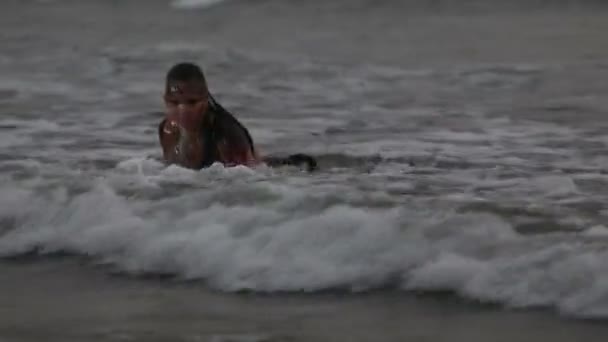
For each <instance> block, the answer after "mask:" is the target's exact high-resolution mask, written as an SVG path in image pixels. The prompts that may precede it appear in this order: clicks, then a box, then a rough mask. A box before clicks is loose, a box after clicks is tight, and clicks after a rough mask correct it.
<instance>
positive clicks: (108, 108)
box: [0, 0, 608, 340]
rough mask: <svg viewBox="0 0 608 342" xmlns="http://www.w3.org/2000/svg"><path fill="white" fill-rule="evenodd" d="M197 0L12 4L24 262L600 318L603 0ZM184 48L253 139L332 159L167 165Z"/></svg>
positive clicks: (10, 76)
mask: <svg viewBox="0 0 608 342" xmlns="http://www.w3.org/2000/svg"><path fill="white" fill-rule="evenodd" d="M194 3H197V4H199V3H203V1H200V2H197V1H180V2H177V1H176V2H172V3H170V2H166V1H150V2H143V1H135V0H134V1H127V2H123V3H116V2H111V1H85V2H74V1H61V0H58V1H28V2H17V1H8V2H6V3H3V5H1V6H2V8H3V10H2V11H0V13H2V14H0V21H1V22H2V24H1V25H2V27H1V28H2V30H1V33H0V40H1V41H2V45H3V48H2V50H1V51H0V72H1V73H2V75H3V77H2V80H0V131H1V133H2V135H1V137H0V156H1V157H2V158H0V181H1V183H0V222H1V226H0V256H2V257H4V258H8V260H9V261H8V264H7V265H5V266H3V267H8V268H10V269H11V271H10V272H11V274H13V276H14V275H15V274H19V273H20V272H19V271H18V270H19V267H17V266H18V264H17V265H15V264H14V262H16V261H15V260H20V259H21V258H23V257H24V256H26V255H31V254H32V253H34V254H40V255H42V256H43V257H42V259H41V260H40V262H41V263H43V264H45V265H46V261H45V259H46V258H47V257H48V258H52V256H55V255H58V254H59V255H66V254H67V255H69V256H71V257H73V258H79V257H82V256H85V257H86V258H87V259H86V260H87V262H85V263H84V265H80V266H79V267H71V266H70V267H65V268H64V266H62V264H61V263H59V264H57V266H56V267H57V270H56V271H54V272H58V273H60V274H62V273H65V277H67V278H70V277H79V276H80V275H74V274H73V273H74V272H89V271H88V270H85V269H88V268H90V267H92V268H95V267H96V266H97V267H99V266H100V265H103V267H104V268H103V269H104V270H107V271H108V272H118V273H120V274H122V275H124V276H127V279H128V277H132V276H137V275H163V276H167V277H169V279H175V280H177V281H178V282H184V283H183V284H184V289H185V290H184V291H185V292H186V293H190V292H189V291H198V290H193V288H195V289H197V288H199V287H200V288H204V289H206V290H205V291H219V293H225V292H232V291H244V290H245V291H252V293H253V294H257V295H260V296H262V294H267V293H277V292H279V293H285V292H286V293H288V294H292V293H294V292H295V293H300V292H305V293H307V295H303V297H297V298H298V299H297V300H298V301H301V302H302V303H305V304H304V305H308V304H306V303H307V301H308V300H310V305H312V306H316V305H317V304H318V303H319V302H322V301H323V299H322V298H324V297H323V296H322V295H320V294H319V293H323V292H325V291H329V290H330V291H337V293H339V294H340V296H347V297H348V298H351V299H352V300H354V301H357V300H359V299H358V298H360V296H366V294H367V293H368V292H369V291H372V290H381V293H384V294H380V295H378V297H374V298H380V299H374V300H372V302H374V301H375V300H379V301H380V302H383V301H390V300H392V298H394V297H395V296H397V297H399V296H406V297H407V298H409V299H404V301H407V303H405V304H403V305H404V306H403V308H402V309H401V310H403V311H404V312H405V311H409V310H414V311H415V310H424V309H420V306H421V305H422V306H423V307H424V306H426V305H429V306H434V305H441V303H440V304H436V303H435V302H432V303H431V302H429V303H426V302H423V303H422V304H421V303H419V302H418V301H417V300H416V299H412V298H411V297H409V296H411V295H412V294H415V293H420V292H422V293H434V292H439V293H444V292H448V293H453V294H455V295H456V296H455V297H456V298H464V299H467V300H472V301H474V302H481V303H493V304H497V308H494V309H493V310H498V311H500V310H503V309H505V308H518V309H524V310H527V309H536V308H545V309H548V313H543V314H542V315H540V317H545V316H544V315H545V314H546V315H563V316H566V317H568V318H590V317H592V318H599V319H603V318H605V317H606V315H608V269H607V266H605V263H604V262H603V259H604V258H605V257H606V255H607V254H606V253H607V249H606V247H607V246H608V240H607V236H608V230H607V229H606V227H605V220H606V216H607V215H608V211H606V210H605V209H604V203H605V202H606V199H607V198H606V195H605V191H604V190H605V189H607V188H608V183H607V178H606V172H605V170H604V166H605V161H606V160H605V159H606V158H605V156H604V153H603V152H604V150H605V148H606V144H607V143H608V140H606V138H605V132H606V126H607V125H608V119H607V118H608V116H606V115H605V114H606V111H607V109H608V101H607V100H606V98H608V97H606V93H607V89H608V77H607V76H608V64H607V63H606V60H607V59H606V57H607V56H608V50H606V48H605V47H604V45H605V44H603V43H602V42H603V40H604V36H605V32H606V29H608V27H607V24H606V23H608V21H607V20H606V19H607V18H608V17H607V15H608V13H607V12H606V10H605V8H603V7H601V6H599V5H598V3H595V2H592V1H588V2H569V3H566V2H562V3H560V4H559V5H555V6H551V7H548V6H541V4H540V3H538V4H537V3H535V5H534V6H530V7H528V8H524V7H523V5H521V4H519V5H518V4H516V5H512V6H509V7H505V6H503V7H498V5H492V4H491V3H490V4H486V5H480V4H478V3H476V2H469V3H468V5H467V6H464V7H456V6H453V5H448V4H443V3H442V2H438V3H437V4H438V5H437V6H436V7H432V6H431V7H429V6H421V5H420V3H416V2H383V3H373V2H365V1H359V2H352V3H351V2H349V3H346V2H341V1H335V2H331V3H321V2H317V1H313V2H309V3H307V4H298V3H296V2H291V1H264V2H261V1H259V2H258V1H236V0H235V1H229V0H227V1H225V2H218V3H215V4H208V5H207V6H202V7H197V6H194V7H192V6H191V5H193V4H194ZM91 13H94V15H90V14H91ZM136 14H137V15H136ZM24 22H28V23H31V24H28V25H24V24H23V23H24ZM182 60H193V61H195V62H197V63H200V64H201V65H202V66H203V67H204V69H205V70H206V72H207V74H208V78H209V83H210V86H211V90H212V92H213V93H214V95H215V96H216V98H217V99H218V100H219V101H220V102H221V103H222V104H223V105H224V106H225V107H227V108H228V109H230V110H231V111H233V112H234V113H235V114H236V116H237V117H239V118H240V119H241V120H242V121H243V122H244V123H245V124H246V125H247V127H248V128H249V129H250V131H251V133H252V135H253V138H254V140H255V141H256V142H257V144H258V145H259V146H260V149H261V150H262V151H263V153H268V154H287V153H294V152H305V153H310V154H313V155H316V156H317V157H318V159H319V165H320V170H319V172H316V173H313V174H308V173H305V172H301V171H299V170H295V169H270V168H266V167H260V168H257V169H248V168H243V167H237V168H223V167H221V166H220V165H215V166H213V167H212V168H210V169H208V170H204V171H201V172H193V171H189V170H185V169H181V168H179V167H175V166H169V167H166V166H165V165H163V164H161V163H159V162H158V160H157V159H158V157H159V155H160V148H159V147H158V143H157V137H156V125H157V124H158V122H159V121H160V120H161V118H162V114H160V113H159V112H160V111H162V103H161V98H160V94H161V91H162V81H163V77H164V73H165V72H166V70H167V69H168V67H170V66H171V65H172V64H173V63H175V62H178V61H182ZM45 256H46V257H45ZM11 260H12V261H11ZM51 260H52V259H51ZM35 265H36V263H34V266H31V265H30V266H27V267H26V266H23V267H24V268H23V274H22V275H21V277H22V278H20V279H23V280H22V281H23V282H29V281H31V280H26V279H30V278H29V277H30V276H29V275H31V273H30V271H28V269H29V268H30V267H34V268H35V267H36V266H35ZM51 265H54V263H53V262H51ZM106 267H107V269H106ZM110 270H111V271H110ZM7 272H8V271H7ZM102 273H103V272H102ZM45 274H46V273H45ZM47 275H48V274H47ZM32 277H33V275H32ZM53 277H56V274H53ZM48 281H52V280H51V279H50V278H49V280H48ZM61 281H63V280H61ZM100 281H101V284H100V287H99V288H98V290H99V289H102V288H104V287H105V286H106V285H107V286H111V285H108V284H109V283H106V282H105V280H100ZM172 281H173V280H172ZM137 284H138V285H137V286H142V287H144V288H146V285H145V284H146V281H143V283H140V282H137ZM142 284H143V285H142ZM127 286H128V285H127ZM149 286H150V287H155V286H158V285H157V284H156V282H151V283H150V285H149ZM30 289H31V291H38V290H37V289H34V288H30ZM31 291H30V292H29V293H30V294H31V293H33V292H31ZM178 292H179V291H178ZM211 293H216V292H211ZM315 293H316V294H315ZM374 293H376V292H374ZM224 295H225V294H218V296H224ZM179 296H184V298H187V296H188V294H179ZM214 296H215V295H213V294H206V295H205V296H204V298H203V299H201V300H203V301H207V300H214V299H213V298H215V297H214ZM254 296H255V295H254ZM307 296H311V297H307ZM319 296H320V297H319ZM104 298H105V299H104ZM193 298H198V297H193ZM209 298H211V299H209ZM222 298H223V297H222ZM255 298H257V297H255ZM261 298H265V297H263V296H262V297H261ZM365 298H366V297H365ZM106 299H107V297H105V296H104V295H103V294H100V298H96V299H95V300H102V301H103V300H106ZM256 300H257V299H256ZM259 300H260V301H261V303H264V301H263V299H259ZM361 300H363V301H364V302H365V300H364V299H361ZM442 300H443V299H442ZM440 302H441V300H440ZM332 303H334V302H332ZM30 305H34V304H30ZM262 305H263V304H262ZM299 305H300V304H298V305H296V306H294V307H293V309H294V310H295V311H297V309H295V308H299ZM336 305H337V308H336V309H335V310H338V311H340V310H346V309H344V308H341V306H340V305H341V304H336ZM369 305H370V307H378V306H382V305H384V304H379V303H378V302H375V304H369ZM445 305H448V306H449V305H451V304H448V303H447V302H445ZM236 307H238V305H236ZM366 307H367V303H366V304H365V305H362V306H361V307H359V308H358V309H357V312H360V313H361V314H362V315H367V313H366V311H365V310H366ZM413 308H416V309H413ZM11 310H12V309H8V311H7V313H6V315H10V314H11V312H12V311H11ZM235 310H236V309H235ZM370 310H372V311H373V310H374V309H370ZM462 310H463V315H465V313H464V312H469V311H467V310H468V307H467V309H465V308H463V309H462ZM480 310H481V309H480ZM178 311H179V310H178ZM483 312H484V315H485V314H486V313H487V311H483ZM490 312H492V310H490ZM417 314H421V312H419V311H417ZM432 315H438V313H434V314H432ZM497 315H498V317H502V316H500V314H498V313H497ZM41 317H44V315H43V316H41ZM248 317H249V316H248ZM432 317H436V316H432ZM534 317H538V316H536V315H534ZM497 319H500V318H497ZM535 319H536V318H535ZM540 319H541V320H542V319H545V318H540ZM40 322H44V319H41V320H40V321H39V323H40ZM231 322H234V321H231ZM345 324H346V323H345ZM551 324H553V323H551ZM555 324H558V323H555ZM503 328H505V327H504V326H503ZM308 329H309V328H306V329H304V331H308V332H310V331H311V330H308ZM5 331H7V330H5ZM576 331H578V330H576ZM581 331H586V330H585V329H582V330H581ZM305 335H306V334H305V333H302V334H295V335H294V336H292V337H293V338H295V339H303V340H306V338H305V337H303V336H305ZM11 336H13V335H11ZM17 336H21V335H17ZM144 336H145V334H144V335H138V336H137V338H144ZM345 336H350V335H348V334H347V335H345ZM408 336H409V337H408V338H413V337H412V335H408ZM601 336H603V335H601ZM21 337H23V338H26V337H24V336H21ZM385 337H386V339H390V338H391V337H390V336H388V335H387V336H385ZM528 337H530V338H531V336H528ZM201 338H203V337H201ZM205 338H207V337H205ZM315 338H320V339H323V338H321V337H319V336H316V337H315ZM325 338H326V339H331V338H329V337H328V336H325ZM435 338H437V339H439V338H440V337H438V336H435ZM381 339H382V338H381ZM220 340H221V339H220Z"/></svg>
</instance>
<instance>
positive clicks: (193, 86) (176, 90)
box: [166, 81, 207, 95]
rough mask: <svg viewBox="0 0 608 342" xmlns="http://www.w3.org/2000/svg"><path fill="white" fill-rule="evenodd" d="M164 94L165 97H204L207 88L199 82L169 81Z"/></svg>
mask: <svg viewBox="0 0 608 342" xmlns="http://www.w3.org/2000/svg"><path fill="white" fill-rule="evenodd" d="M166 93H167V95H206V94H207V88H206V87H205V85H204V84H203V83H201V82H183V81H170V82H169V83H168V84H167V89H166Z"/></svg>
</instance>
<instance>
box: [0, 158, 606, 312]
mask: <svg viewBox="0 0 608 342" xmlns="http://www.w3.org/2000/svg"><path fill="white" fill-rule="evenodd" d="M138 165H139V166H138ZM140 166H141V167H140ZM115 171H116V173H115V175H114V176H111V177H104V178H102V179H95V180H93V181H92V185H91V187H90V188H89V189H87V190H83V189H81V190H80V191H74V190H70V189H64V188H61V187H57V188H55V189H49V188H48V187H47V188H45V189H35V188H25V187H23V188H20V187H18V186H15V185H8V184H5V185H2V188H1V191H0V222H2V227H3V229H2V230H0V256H3V257H16V256H19V255H22V254H24V253H32V252H36V253H40V254H45V253H56V252H62V253H65V252H67V253H76V254H78V255H86V256H89V257H91V258H93V260H96V261H98V262H100V263H104V264H110V265H114V266H116V267H118V268H119V269H120V270H122V271H123V272H126V273H129V274H148V273H153V274H168V275H173V276H176V277H179V278H182V279H200V280H202V281H204V282H206V283H207V284H209V285H210V286H213V287H214V288H217V289H221V290H224V291H239V290H252V291H260V292H274V291H306V292H312V291H321V290H327V289H346V290H349V291H365V290H369V289H378V288H400V289H404V290H408V291H409V290H422V291H450V292H455V293H457V294H459V295H461V296H463V297H466V298H470V299H473V300H479V301H484V302H496V303H502V304H505V305H508V306H513V307H538V306H542V307H554V308H556V309H557V310H559V311H561V312H564V313H567V314H572V315H577V316H594V317H605V316H608V266H607V264H606V263H605V262H604V261H603V260H605V258H606V257H607V256H608V255H607V254H608V251H606V246H607V245H608V244H607V242H608V238H604V237H602V236H601V235H598V234H596V233H593V234H590V235H589V236H582V235H575V234H570V235H567V234H563V233H560V234H553V235H537V236H532V237H530V236H522V235H519V234H518V233H516V232H515V231H514V230H513V229H512V227H511V226H510V225H509V224H508V223H506V222H504V221H503V220H501V219H500V218H498V217H495V216H493V215H489V214H475V213H458V212H453V211H450V210H447V209H439V208H435V209H432V208H426V209H425V208H414V207H403V206H393V207H386V206H385V207H378V208H370V207H369V206H365V205H363V203H362V202H357V199H360V198H361V197H362V196H366V194H365V192H363V190H362V191H361V192H357V190H353V189H350V190H347V189H344V188H340V187H339V186H337V185H329V184H325V185H323V184H311V183H310V182H300V181H298V179H297V178H289V177H284V176H283V175H280V174H270V173H264V172H263V171H261V172H258V171H255V170H244V169H234V170H229V169H223V168H219V167H218V168H212V169H211V170H209V171H208V172H200V173H195V172H185V171H183V170H182V171H178V170H175V169H171V168H161V167H160V166H159V165H157V164H154V163H152V162H145V161H139V162H138V161H136V160H131V161H128V162H125V163H122V164H121V165H119V166H118V167H117V169H116V170H115ZM176 175H179V176H180V178H179V181H174V182H173V183H167V181H168V179H175V176H176ZM128 177H133V179H135V178H141V179H145V181H142V180H140V181H139V182H135V183H133V182H129V181H128ZM212 179H213V181H211V180H212ZM211 182H213V183H220V185H219V186H210V185H209V183H211ZM133 184H136V185H133ZM137 184H139V185H137ZM180 184H181V185H183V184H186V186H185V187H183V188H182V190H183V191H175V188H179V187H180ZM302 184H304V185H305V186H303V185H302ZM193 188H195V189H193ZM148 191H152V193H149V192H148ZM159 191H160V193H159ZM594 229H595V230H597V229H599V228H597V227H596V228H594Z"/></svg>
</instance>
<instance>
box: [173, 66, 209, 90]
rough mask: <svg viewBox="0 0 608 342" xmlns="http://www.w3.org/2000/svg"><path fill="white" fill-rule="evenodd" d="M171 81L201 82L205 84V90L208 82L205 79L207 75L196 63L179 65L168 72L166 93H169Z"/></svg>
mask: <svg viewBox="0 0 608 342" xmlns="http://www.w3.org/2000/svg"><path fill="white" fill-rule="evenodd" d="M171 81H180V82H200V83H202V84H203V86H204V87H205V89H207V80H206V79H205V75H204V74H203V71H202V70H201V68H200V67H199V66H198V65H196V64H194V63H188V62H183V63H178V64H175V65H174V66H173V67H171V69H169V71H168V72H167V77H166V80H165V92H168V87H169V83H171Z"/></svg>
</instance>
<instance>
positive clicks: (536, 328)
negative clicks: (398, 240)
mask: <svg viewBox="0 0 608 342" xmlns="http://www.w3.org/2000/svg"><path fill="white" fill-rule="evenodd" d="M0 274H1V276H0V280H1V281H0V293H2V296H0V339H1V340H2V341H3V342H4V341H7V342H9V341H42V340H44V341H452V342H458V341H463V342H464V341H468V342H470V341H552V342H562V341H564V342H565V341H583V340H584V341H605V339H606V336H608V326H606V325H605V324H602V323H599V322H592V321H583V320H571V319H567V318H563V317H559V316H556V315H553V314H547V313H546V312H543V311H538V312H534V311H518V310H508V309H500V308H497V307H495V306H492V305H479V304H476V303H466V302H463V301H461V300H458V299H455V298H453V297H452V296H449V295H423V296H417V295H415V294H412V293H397V292H387V291H380V292H375V293H369V294H351V293H338V292H335V293H324V294H289V295H286V294H285V295H260V294H245V293H240V294H229V293H217V292H214V291H210V290H208V289H206V288H205V287H204V286H203V284H201V283H198V282H191V283H183V282H182V283H177V282H173V281H171V280H168V279H141V278H138V279H136V278H133V277H126V276H122V275H110V274H109V273H108V272H105V271H103V270H101V269H96V268H95V267H91V266H90V265H79V264H77V262H75V261H73V260H72V261H62V260H59V261H40V260H38V261H8V262H7V261H5V262H2V263H1V264H0Z"/></svg>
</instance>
